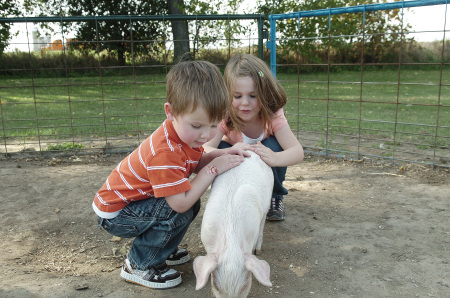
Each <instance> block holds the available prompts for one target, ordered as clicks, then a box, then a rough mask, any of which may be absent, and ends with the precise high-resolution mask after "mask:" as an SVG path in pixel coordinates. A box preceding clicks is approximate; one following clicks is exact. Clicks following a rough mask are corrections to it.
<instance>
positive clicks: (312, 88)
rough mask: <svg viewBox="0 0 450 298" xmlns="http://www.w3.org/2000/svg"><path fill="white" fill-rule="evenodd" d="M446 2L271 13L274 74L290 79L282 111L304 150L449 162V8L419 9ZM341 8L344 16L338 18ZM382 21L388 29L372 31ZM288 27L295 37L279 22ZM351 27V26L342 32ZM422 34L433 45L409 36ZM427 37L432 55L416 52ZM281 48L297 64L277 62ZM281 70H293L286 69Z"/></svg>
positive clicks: (383, 4)
mask: <svg viewBox="0 0 450 298" xmlns="http://www.w3.org/2000/svg"><path fill="white" fill-rule="evenodd" d="M445 2H446V1H400V2H396V3H381V4H373V5H361V6H356V7H344V8H336V9H325V10H319V11H303V12H298V13H289V14H284V15H272V16H270V17H269V18H270V19H271V23H270V29H271V41H270V42H269V48H270V50H271V67H272V71H273V72H275V73H278V76H277V78H278V79H279V80H280V81H282V82H284V85H287V86H289V85H291V86H293V88H292V89H291V90H290V96H291V101H290V103H291V104H290V105H288V106H287V111H288V113H289V115H290V121H291V127H292V128H293V129H295V130H296V131H297V136H298V138H299V139H300V140H301V141H302V144H304V145H306V147H307V149H309V150H311V151H312V152H314V153H319V154H324V155H327V156H345V157H348V158H355V159H358V160H360V159H363V158H377V159H379V158H381V159H386V160H389V161H391V162H397V161H407V162H415V163H416V162H417V163H422V164H428V165H438V166H442V167H448V163H449V161H450V150H449V149H450V146H449V145H450V79H449V78H450V40H449V38H448V34H447V35H446V33H447V32H448V28H449V24H450V22H449V21H450V17H449V15H448V13H447V5H439V7H440V10H439V12H440V13H439V14H435V15H433V16H432V19H431V18H430V16H428V17H426V16H425V15H424V14H423V13H422V10H424V9H421V8H422V6H424V5H432V4H436V5H437V4H442V3H445ZM406 6H409V7H414V6H417V7H418V9H417V10H415V11H414V12H412V11H411V10H409V9H407V8H406ZM394 7H395V8H394ZM413 13H414V14H413ZM348 14H350V15H351V18H350V20H349V18H346V17H343V16H344V15H348ZM380 18H381V19H383V18H385V19H389V20H390V27H389V29H388V30H385V31H383V32H380V31H379V29H377V28H378V27H377V26H378V25H377V24H379V19H380ZM412 18H422V19H425V22H424V24H435V26H434V27H432V28H429V27H427V26H423V27H422V28H418V29H414V30H413V29H412V28H411V27H410V26H409V25H408V23H407V21H406V19H412ZM311 24H326V27H327V30H324V31H320V28H318V27H316V28H317V30H313V31H311V30H305V29H308V26H310V25H311ZM436 24H438V26H437V27H436ZM289 26H295V27H297V28H296V31H295V34H291V35H288V34H285V31H284V30H283V29H279V28H287V27H289ZM352 26H353V28H356V29H355V30H353V31H351V32H350V33H347V32H349V31H348V28H349V27H352ZM291 32H292V30H291ZM430 34H433V35H434V36H436V37H435V39H436V40H435V41H434V42H432V43H421V44H419V43H418V42H417V40H421V39H422V38H421V37H423V36H424V35H430ZM446 36H447V37H446ZM430 44H432V45H433V46H434V51H433V52H430V53H429V54H428V55H425V54H424V52H422V53H421V54H419V53H418V52H417V49H418V48H421V49H423V47H425V46H427V45H428V46H430ZM339 45H340V46H339ZM343 47H347V49H348V50H347V51H342V48H343ZM383 47H385V48H387V50H386V51H385V52H384V53H383V55H384V57H380V56H381V54H380V52H379V53H377V51H378V50H379V49H380V48H383ZM286 48H290V51H291V52H295V55H296V57H297V59H296V62H295V63H286V62H285V59H284V56H285V55H286ZM306 48H307V49H315V50H316V53H314V52H311V51H310V52H307V51H305V49H306ZM343 55H345V56H346V57H345V58H343V57H342V56H343ZM289 71H290V72H292V73H295V76H287V75H286V73H288V72H289ZM295 100H296V103H294V102H295Z"/></svg>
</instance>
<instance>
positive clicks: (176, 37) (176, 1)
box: [167, 0, 190, 63]
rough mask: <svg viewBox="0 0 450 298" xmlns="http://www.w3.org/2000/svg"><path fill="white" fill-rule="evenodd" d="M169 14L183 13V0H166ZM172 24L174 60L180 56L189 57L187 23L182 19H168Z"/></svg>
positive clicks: (176, 60) (177, 59)
mask: <svg viewBox="0 0 450 298" xmlns="http://www.w3.org/2000/svg"><path fill="white" fill-rule="evenodd" d="M167 5H168V9H169V14H185V13H184V0H168V1H167ZM170 23H171V25H172V33H173V41H174V58H173V60H174V62H175V63H176V62H178V61H179V60H180V59H181V58H183V59H184V60H185V59H190V54H187V56H184V57H183V55H184V54H185V53H189V51H190V49H189V29H188V23H187V21H186V20H184V21H174V20H171V21H170Z"/></svg>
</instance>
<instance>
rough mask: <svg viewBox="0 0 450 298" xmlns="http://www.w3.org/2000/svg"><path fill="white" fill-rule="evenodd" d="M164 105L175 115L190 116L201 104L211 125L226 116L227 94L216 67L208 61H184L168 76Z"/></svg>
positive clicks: (228, 103)
mask: <svg viewBox="0 0 450 298" xmlns="http://www.w3.org/2000/svg"><path fill="white" fill-rule="evenodd" d="M167 102H168V103H170V105H171V106H172V112H173V114H174V116H178V115H183V114H185V113H190V112H191V111H194V110H195V109H196V108H197V105H199V104H200V105H201V106H202V107H203V108H204V109H205V110H206V112H207V113H208V116H209V119H210V120H211V121H212V122H219V121H221V120H222V119H223V118H224V117H225V113H226V112H227V109H228V107H229V105H230V101H229V99H228V91H227V87H226V86H225V82H224V80H223V77H222V74H221V73H220V70H219V68H218V67H217V66H215V65H214V64H212V63H210V62H207V61H184V62H180V63H178V64H176V65H174V66H173V67H172V69H171V70H170V71H169V73H168V74H167Z"/></svg>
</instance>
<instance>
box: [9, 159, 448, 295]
mask: <svg viewBox="0 0 450 298" xmlns="http://www.w3.org/2000/svg"><path fill="white" fill-rule="evenodd" d="M122 158H123V156H119V155H112V156H102V155H93V156H72V157H65V158H63V157H54V158H33V157H28V158H25V157H24V158H15V159H12V160H11V159H10V160H0V179H1V180H0V181H1V184H0V190H1V192H0V195H1V202H2V208H1V209H0V223H1V227H0V239H1V240H2V241H1V243H0V268H1V270H2V272H3V273H2V274H3V276H2V278H1V283H0V297H15V298H17V297H19V298H20V297H27V298H28V297H183V298H185V297H210V296H211V290H210V286H209V284H208V285H207V286H206V287H205V288H203V289H202V290H200V291H195V275H194V273H193V270H192V262H189V263H188V264H185V265H182V266H179V267H178V269H179V270H180V271H181V272H182V277H183V282H182V284H181V285H180V286H178V287H177V288H174V289H169V290H152V289H147V288H144V287H142V286H138V285H134V284H130V283H127V282H125V281H123V280H121V278H120V276H119V272H120V267H121V265H122V259H123V255H124V254H125V253H126V251H127V247H128V246H129V245H130V240H129V239H121V240H120V239H116V238H114V237H113V236H112V235H109V234H108V233H106V232H105V231H103V230H99V229H98V228H97V224H96V217H95V215H94V213H93V211H92V209H91V203H92V199H93V196H94V194H95V192H96V191H97V190H98V188H100V187H101V185H102V184H103V182H104V180H105V179H106V177H107V175H108V174H109V173H110V172H111V170H112V169H113V168H114V166H115V165H116V164H117V163H118V162H119V161H120V160H121V159H122ZM449 177H450V173H449V170H448V169H447V170H446V169H435V170H433V169H431V168H429V167H424V166H420V165H408V164H405V165H386V164H383V163H381V162H380V163H377V162H373V161H368V160H364V161H360V162H355V161H345V160H326V159H323V158H318V157H309V158H307V159H305V161H304V162H302V163H301V164H300V165H298V166H293V167H290V168H289V169H288V177H287V181H286V183H285V185H286V187H287V188H288V189H289V191H290V193H289V195H288V196H287V197H286V199H285V204H286V215H287V219H286V220H285V221H283V222H268V223H267V224H266V228H265V232H264V242H263V247H262V254H261V255H260V256H259V258H261V259H264V260H266V261H267V262H268V263H269V264H270V266H271V281H272V283H273V287H271V288H267V287H264V286H262V285H260V284H259V283H258V282H257V281H256V280H255V279H254V281H253V286H252V290H251V294H250V297H449V296H450V217H449V212H450V195H449V194H450V183H449ZM207 195H208V193H205V195H204V196H203V197H202V201H203V208H204V206H205V203H206V200H207ZM200 225H201V216H199V218H197V219H196V220H195V221H194V222H193V224H192V225H191V227H190V230H189V231H188V234H187V236H186V237H185V239H184V240H183V242H182V246H184V247H187V248H188V250H189V251H190V254H191V257H192V258H195V257H196V256H198V255H203V254H204V253H205V251H204V249H203V246H202V244H201V241H200Z"/></svg>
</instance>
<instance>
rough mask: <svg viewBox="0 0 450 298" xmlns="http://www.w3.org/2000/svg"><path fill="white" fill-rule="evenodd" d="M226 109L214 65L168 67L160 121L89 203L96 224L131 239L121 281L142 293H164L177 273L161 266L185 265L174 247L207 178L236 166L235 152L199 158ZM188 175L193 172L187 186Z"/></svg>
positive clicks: (239, 152)
mask: <svg viewBox="0 0 450 298" xmlns="http://www.w3.org/2000/svg"><path fill="white" fill-rule="evenodd" d="M228 105H229V100H228V92H227V88H226V86H225V84H224V81H223V79H222V75H221V73H220V71H219V70H218V68H217V67H216V66H214V65H213V64H211V63H209V62H205V61H186V62H182V63H179V64H177V65H175V66H174V67H173V68H172V69H171V70H170V71H169V73H168V75H167V102H166V103H165V104H164V110H165V113H166V116H167V119H166V120H165V121H164V122H163V123H162V125H161V126H160V127H159V128H158V129H157V130H155V131H154V132H153V134H152V135H151V136H150V137H148V138H147V139H146V140H145V141H143V142H142V143H141V145H140V146H139V147H138V148H137V149H136V150H134V151H133V152H132V153H131V154H130V155H128V156H127V157H126V158H125V159H124V160H123V161H122V162H120V163H119V165H118V166H117V167H116V168H115V170H114V171H112V173H111V174H110V176H109V177H108V178H107V180H106V182H105V184H104V185H103V187H102V188H101V189H100V190H99V191H98V192H97V193H96V195H95V197H94V202H93V204H92V206H93V209H94V211H95V213H96V214H97V215H98V217H99V227H103V228H104V229H105V230H106V231H107V232H109V233H111V234H113V235H115V236H119V237H135V239H134V241H133V244H132V247H131V249H130V251H129V253H128V255H127V258H126V259H125V264H124V265H123V267H122V270H121V273H120V275H121V277H122V278H124V279H125V280H126V281H129V282H133V283H137V284H140V285H143V286H146V287H149V288H158V289H167V288H172V287H175V286H177V285H179V284H180V283H181V275H180V273H179V272H178V271H177V270H174V269H170V268H169V267H168V266H167V265H168V264H169V265H179V264H183V263H186V262H188V261H189V259H190V257H189V254H188V252H187V251H186V250H185V249H177V247H178V245H179V243H180V242H181V240H182V239H183V236H184V235H185V233H186V231H187V229H188V227H189V225H190V223H191V222H192V220H193V219H194V218H195V217H196V215H197V214H198V212H199V210H200V200H199V198H200V196H201V195H202V194H203V193H204V192H205V190H206V189H207V188H208V186H209V185H210V184H211V183H212V182H213V180H214V178H215V176H217V175H219V174H221V173H223V172H225V171H227V170H229V169H231V168H233V167H235V166H237V165H239V164H240V163H241V162H242V161H243V160H244V155H245V156H247V154H246V153H244V152H243V151H242V150H234V151H232V152H230V154H225V155H221V156H219V153H218V152H219V151H215V152H214V151H213V152H210V153H205V152H204V149H203V147H202V145H203V144H204V143H206V142H207V141H209V140H211V139H212V138H213V137H214V136H215V134H216V132H217V125H218V124H219V122H220V121H221V120H222V118H223V117H224V116H225V115H224V114H225V113H226V111H227V108H228ZM192 173H196V174H197V175H196V176H195V177H194V179H192V181H189V176H190V175H191V174H192Z"/></svg>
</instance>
